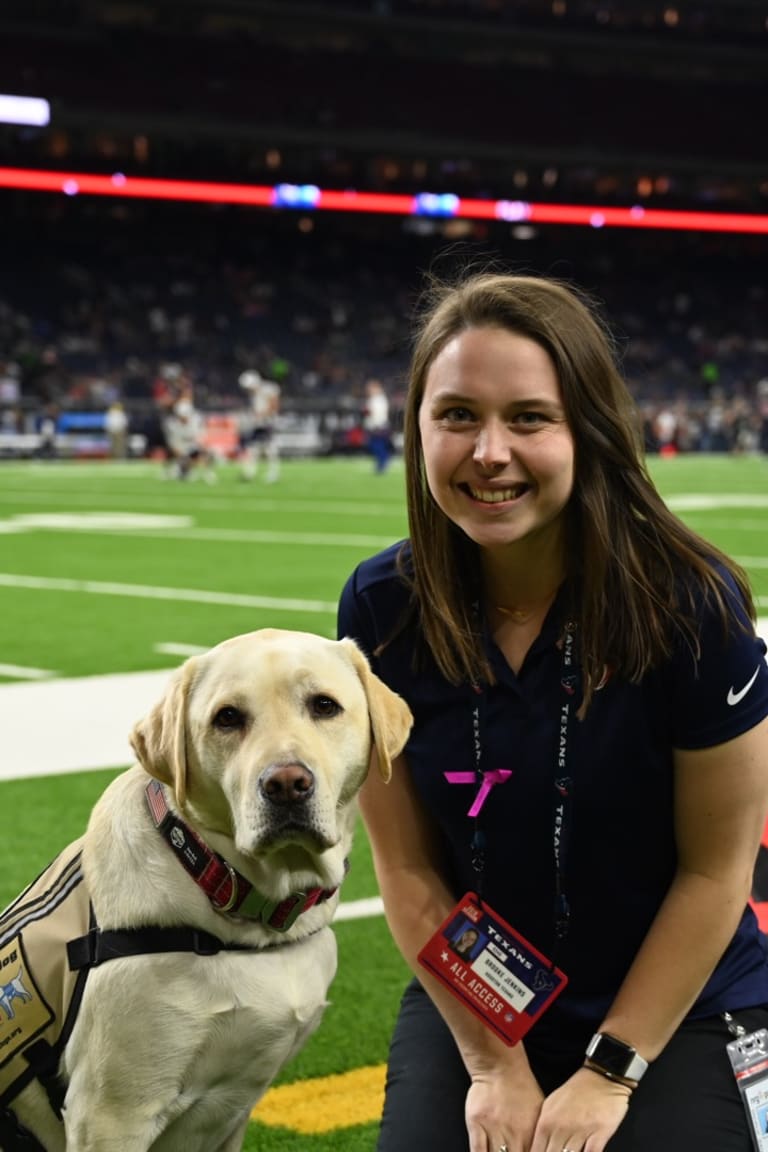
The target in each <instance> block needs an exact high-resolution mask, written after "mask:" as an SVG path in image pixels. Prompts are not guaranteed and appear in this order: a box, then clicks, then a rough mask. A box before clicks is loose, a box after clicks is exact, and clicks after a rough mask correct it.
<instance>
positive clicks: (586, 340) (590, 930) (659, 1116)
mask: <svg viewBox="0 0 768 1152" xmlns="http://www.w3.org/2000/svg"><path fill="white" fill-rule="evenodd" d="M404 452H405V467H406V482H407V499H408V514H409V529H410V538H409V540H408V541H406V542H404V543H403V544H401V545H397V546H395V547H393V548H390V549H388V550H387V551H385V552H383V553H381V554H379V555H378V556H375V557H373V558H372V559H369V560H367V561H365V562H364V563H362V564H361V565H360V566H359V567H358V568H357V570H356V571H355V572H354V574H353V575H352V576H351V577H350V579H349V581H348V583H347V585H346V587H345V589H344V592H343V594H342V597H341V603H340V610H339V632H340V634H346V635H351V636H354V637H356V638H357V639H358V641H359V642H360V643H361V644H362V645H363V647H364V648H365V649H366V650H367V651H368V653H369V654H370V655H371V656H372V658H373V663H374V667H375V669H376V672H377V673H378V675H379V676H381V677H382V678H383V679H384V681H385V682H386V683H388V684H389V685H390V687H392V688H393V689H395V690H396V691H397V692H399V693H400V694H401V695H402V696H403V697H404V698H405V699H406V700H407V701H408V703H409V705H410V706H411V708H412V710H413V712H414V715H415V724H414V728H413V732H412V736H411V739H410V740H409V743H408V745H407V746H406V749H405V751H404V754H403V756H402V757H401V758H400V760H399V761H398V762H397V763H396V765H395V768H394V772H393V777H392V780H391V782H390V783H389V784H386V785H385V784H384V783H383V782H382V783H380V782H379V781H378V778H377V775H376V774H375V773H373V772H372V773H370V774H369V777H368V781H367V783H366V785H365V788H364V793H363V798H362V810H363V816H364V818H365V821H366V825H367V829H368V832H369V835H370V839H371V843H372V846H373V852H374V860H375V865H376V872H377V876H378V880H379V884H380V888H381V893H382V896H383V900H384V905H385V909H386V914H387V918H388V921H389V925H390V928H391V931H392V933H393V935H394V938H395V940H396V942H397V944H398V946H399V948H400V949H401V951H402V953H403V955H404V957H405V958H406V959H407V961H408V962H409V963H410V964H411V965H412V967H413V969H414V972H415V973H416V975H417V979H416V980H414V981H413V983H412V984H411V986H410V987H409V988H408V990H407V991H406V994H405V996H404V998H403V1002H402V1005H401V1010H400V1015H399V1018H398V1023H397V1026H396V1029H395V1033H394V1036H393V1040H392V1046H391V1052H390V1060H389V1069H388V1079H387V1093H386V1103H385V1109H384V1116H383V1121H382V1126H381V1135H380V1143H379V1150H380V1152H416V1150H417V1149H418V1150H419V1152H423V1150H425V1149H426V1150H430V1152H431V1150H432V1149H435V1150H439V1152H467V1150H469V1152H603V1150H604V1149H608V1150H609V1152H673V1150H674V1152H680V1149H684V1148H696V1149H697V1152H750V1149H751V1142H750V1136H749V1121H748V1119H747V1116H746V1113H745V1110H744V1107H743V1105H742V1103H741V1099H740V1096H739V1091H738V1088H737V1086H736V1082H735V1079H734V1076H733V1072H732V1070H731V1064H730V1061H729V1058H728V1053H727V1051H726V1045H727V1044H728V1043H729V1042H730V1041H732V1040H733V1038H734V1034H735V1033H736V1031H737V1030H741V1029H745V1030H746V1031H747V1032H752V1031H754V1030H755V1029H759V1028H763V1027H766V1026H768V1010H767V1009H766V1004H768V964H767V963H766V953H765V948H764V945H763V938H762V937H761V935H760V934H759V932H758V929H757V926H756V922H755V918H754V916H753V914H752V911H751V909H750V908H749V907H748V906H747V900H748V897H749V892H750V884H751V874H752V868H753V865H754V860H755V856H756V853H757V849H758V845H759V842H760V836H761V831H762V828H763V825H764V822H765V819H766V812H767V810H768V720H767V719H766V717H768V666H766V663H765V659H764V656H765V645H764V644H763V643H762V641H760V640H758V639H757V638H756V636H755V633H754V627H753V619H754V608H753V603H752V599H751V596H750V591H749V588H748V585H747V580H746V577H745V574H744V573H743V572H742V570H741V569H739V568H738V567H737V566H736V565H735V564H734V563H733V562H731V561H730V560H729V559H727V558H726V557H725V556H724V555H722V554H721V553H720V552H719V551H718V550H717V549H716V548H714V547H713V546H712V545H710V544H708V543H706V542H705V541H704V540H702V539H701V538H700V537H698V536H697V535H696V534H695V533H693V532H691V531H690V530H689V529H688V528H687V527H685V525H683V524H682V523H681V522H680V521H679V520H678V519H677V518H676V517H674V516H673V515H672V514H671V513H670V512H669V511H668V509H667V508H666V506H665V504H664V503H663V501H662V500H661V498H660V496H659V495H658V493H657V492H656V490H655V488H654V486H653V484H652V482H651V480H650V479H649V476H648V473H647V471H646V469H645V466H644V463H643V459H642V452H641V447H640V442H639V438H638V432H637V423H636V419H635V414H634V410H633V407H632V403H631V399H630V396H629V393H628V391H627V388H626V386H625V384H624V382H623V380H622V378H621V375H620V372H619V370H618V368H617V366H616V361H615V357H614V354H613V346H612V342H611V338H610V336H609V334H608V331H607V329H606V328H605V326H604V325H603V323H602V321H601V320H600V319H599V317H598V314H597V312H596V310H595V309H594V308H592V307H591V306H590V305H588V304H587V303H586V302H585V301H584V300H583V299H582V297H581V294H579V293H577V292H576V291H574V290H573V289H571V288H568V287H566V286H564V285H561V284H559V283H557V282H555V281H552V280H546V279H543V278H537V277H526V276H514V275H505V274H497V273H493V274H479V275H477V274H476V275H474V276H470V277H467V278H466V279H465V280H464V281H462V282H459V283H457V284H455V285H441V284H436V285H434V286H433V293H432V297H431V300H430V307H429V309H428V310H427V311H426V312H425V315H424V317H423V321H422V323H421V327H420V329H419V332H418V334H417V339H416V343H415V348H414V352H413V357H412V364H411V378H410V387H409V393H408V398H407V405H406V425H405V448H404ZM468 892H474V893H475V894H476V896H477V901H476V904H477V908H476V912H477V916H478V918H479V917H481V916H482V917H492V918H493V920H492V922H493V924H495V926H496V928H497V929H498V934H499V935H500V936H503V937H504V940H503V941H501V940H500V941H499V944H500V946H501V947H502V948H503V949H505V950H506V953H505V955H506V957H507V958H508V957H509V956H510V955H511V952H514V950H515V948H517V947H518V946H519V947H520V948H522V949H523V952H525V947H526V945H530V949H529V951H528V953H527V955H528V956H533V955H534V950H535V955H539V954H541V955H543V957H544V959H545V961H546V971H547V972H549V973H552V974H553V978H554V975H555V974H556V973H557V972H558V971H560V970H562V972H563V973H564V974H565V978H567V984H565V986H564V987H562V986H561V987H560V988H559V990H557V989H555V990H554V991H553V992H552V993H551V995H552V996H554V998H553V999H551V1000H550V1001H549V1002H548V1006H546V1007H545V1009H544V1011H543V1013H542V1014H541V1015H539V1016H538V1017H537V1018H536V1019H535V1022H534V1023H533V1024H530V1022H529V1020H526V1021H525V1026H526V1027H527V1031H525V1034H524V1038H523V1039H518V1042H516V1043H511V1044H509V1043H507V1040H508V1039H509V1038H508V1037H507V1038H504V1037H502V1036H500V1035H499V1031H498V1027H497V1026H496V1025H495V1024H494V1023H493V1021H491V1025H490V1026H489V1018H490V1016H491V1015H492V1011H491V1010H490V1009H488V1008H487V1007H485V1006H478V1004H477V1003H474V1004H472V1005H470V1006H472V1007H473V1008H474V1010H472V1011H470V1010H469V1008H468V1004H467V998H468V997H469V996H470V992H469V990H468V989H467V988H466V987H464V988H463V989H459V993H457V989H456V987H449V986H448V985H449V984H450V981H451V979H453V982H454V985H455V984H457V983H458V982H459V980H460V979H463V977H462V975H461V973H460V972H455V971H454V972H453V975H452V976H451V975H450V974H448V973H445V974H444V976H445V978H440V979H438V978H436V976H435V975H434V972H435V970H436V968H439V966H440V962H441V961H440V957H441V956H442V955H443V951H442V950H441V943H442V940H443V938H444V936H443V934H442V933H441V925H442V926H443V928H445V926H446V925H447V924H448V923H450V921H451V919H452V918H453V917H454V915H458V910H460V908H461V907H462V900H463V899H464V896H465V894H466V893H468ZM508 929H509V931H508ZM430 941H431V943H430ZM521 942H523V943H521ZM425 948H426V949H427V950H428V951H429V952H430V954H431V956H432V957H433V963H432V964H431V966H430V967H429V968H428V967H425V966H424V965H423V964H420V963H419V960H418V955H419V953H420V951H421V950H422V949H425ZM510 950H511V951H510ZM446 955H447V952H446ZM494 955H495V954H494ZM494 962H495V963H496V967H497V968H499V965H500V964H503V963H506V960H503V961H502V960H499V958H498V956H497V957H496V960H495V961H494ZM477 966H478V962H477V961H475V962H474V963H473V969H474V970H476V969H477ZM528 966H529V967H530V960H529V961H528ZM447 967H450V965H447ZM492 971H493V968H492V967H491V968H490V969H489V972H492ZM470 975H471V976H472V979H473V981H474V984H473V989H474V990H476V989H477V987H478V985H477V980H476V971H475V972H472V973H470ZM491 979H493V977H492V976H491ZM480 987H481V988H482V985H480ZM472 994H473V995H474V991H473V992H472ZM548 995H550V993H548ZM486 999H487V997H486ZM493 1010H494V1011H495V1008H494V1009H493ZM724 1014H725V1015H724ZM728 1014H730V1015H728ZM507 1015H509V1016H514V1013H508V1014H507ZM524 1017H525V1013H524V1012H523V1013H522V1014H521V1016H520V1020H523V1019H524ZM518 1023H519V1021H518ZM588 1048H589V1055H587V1056H585V1053H586V1052H587V1049H588ZM646 1069H647V1071H646Z"/></svg>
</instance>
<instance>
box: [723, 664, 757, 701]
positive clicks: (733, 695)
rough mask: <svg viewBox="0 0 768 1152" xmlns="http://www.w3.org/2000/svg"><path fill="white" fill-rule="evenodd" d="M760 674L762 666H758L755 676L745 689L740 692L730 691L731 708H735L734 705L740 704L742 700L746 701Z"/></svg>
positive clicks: (731, 689) (730, 689)
mask: <svg viewBox="0 0 768 1152" xmlns="http://www.w3.org/2000/svg"><path fill="white" fill-rule="evenodd" d="M759 672H760V665H759V664H758V666H757V668H755V671H754V674H753V676H752V678H751V680H748V681H747V683H746V684H745V685H744V687H743V688H742V689H741V691H740V692H734V690H733V688H729V689H728V703H729V704H730V705H731V706H733V705H734V704H738V703H739V701H740V700H743V699H744V697H745V696H746V694H747V692H749V690H750V688H751V687H752V685H753V684H754V682H755V680H757V677H758V673H759Z"/></svg>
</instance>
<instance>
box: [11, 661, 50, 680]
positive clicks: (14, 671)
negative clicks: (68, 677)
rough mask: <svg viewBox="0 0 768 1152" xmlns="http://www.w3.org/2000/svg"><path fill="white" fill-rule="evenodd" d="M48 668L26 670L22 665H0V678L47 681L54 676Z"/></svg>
mask: <svg viewBox="0 0 768 1152" xmlns="http://www.w3.org/2000/svg"><path fill="white" fill-rule="evenodd" d="M55 675H56V673H55V672H51V670H50V669H49V668H27V667H25V665H23V664H0V676H5V677H7V678H8V679H9V680H48V679H50V677H51V676H55Z"/></svg>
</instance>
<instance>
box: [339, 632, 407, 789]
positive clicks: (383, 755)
mask: <svg viewBox="0 0 768 1152" xmlns="http://www.w3.org/2000/svg"><path fill="white" fill-rule="evenodd" d="M341 643H342V644H343V645H344V647H345V648H346V649H347V651H348V652H349V654H350V656H351V657H352V663H353V664H354V666H355V670H356V672H357V674H358V676H359V677H360V679H361V681H362V683H363V688H364V689H365V695H366V696H367V698H368V715H369V716H370V718H371V731H372V732H373V744H374V747H375V749H376V759H377V760H378V763H379V771H380V772H381V775H382V777H383V779H384V780H389V779H390V777H391V776H392V761H393V760H394V758H395V756H398V755H399V754H400V753H401V752H402V750H403V748H404V747H405V742H406V740H407V739H408V734H409V732H410V731H411V727H412V726H413V714H412V713H411V710H410V708H409V707H408V705H407V704H406V702H405V700H403V698H402V696H398V695H397V693H396V692H393V691H392V689H391V688H388V687H387V685H386V684H385V683H384V681H383V680H380V679H379V677H378V676H377V675H376V674H375V672H372V671H371V666H370V664H369V663H368V660H367V659H366V657H365V654H364V653H363V652H362V651H361V650H360V648H359V647H358V646H357V644H356V643H355V641H354V640H352V639H350V638H349V637H348V636H347V637H345V638H344V639H343V640H342V641H341Z"/></svg>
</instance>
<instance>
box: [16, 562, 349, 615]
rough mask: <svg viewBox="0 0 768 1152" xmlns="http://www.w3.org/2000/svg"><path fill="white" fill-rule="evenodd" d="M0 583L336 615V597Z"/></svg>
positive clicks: (44, 579) (39, 579) (31, 579)
mask: <svg viewBox="0 0 768 1152" xmlns="http://www.w3.org/2000/svg"><path fill="white" fill-rule="evenodd" d="M0 586H2V587H4V588H29V589H33V590H35V591H39V592H81V593H88V594H90V595H94V596H129V597H133V598H136V599H139V600H177V601H188V602H192V603H194V604H219V605H223V606H224V607H227V608H233V607H235V608H279V609H281V610H282V611H284V612H317V613H318V614H319V615H324V614H329V615H335V614H336V610H337V607H338V605H337V603H336V601H335V600H298V599H297V600H294V599H283V598H281V597H278V596H248V595H243V594H240V593H237V592H211V591H208V590H206V589H204V588H164V587H162V586H160V587H157V586H154V585H151V584H118V583H114V582H112V581H103V580H67V579H65V578H63V577H58V576H24V575H20V574H17V573H15V572H0Z"/></svg>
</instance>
